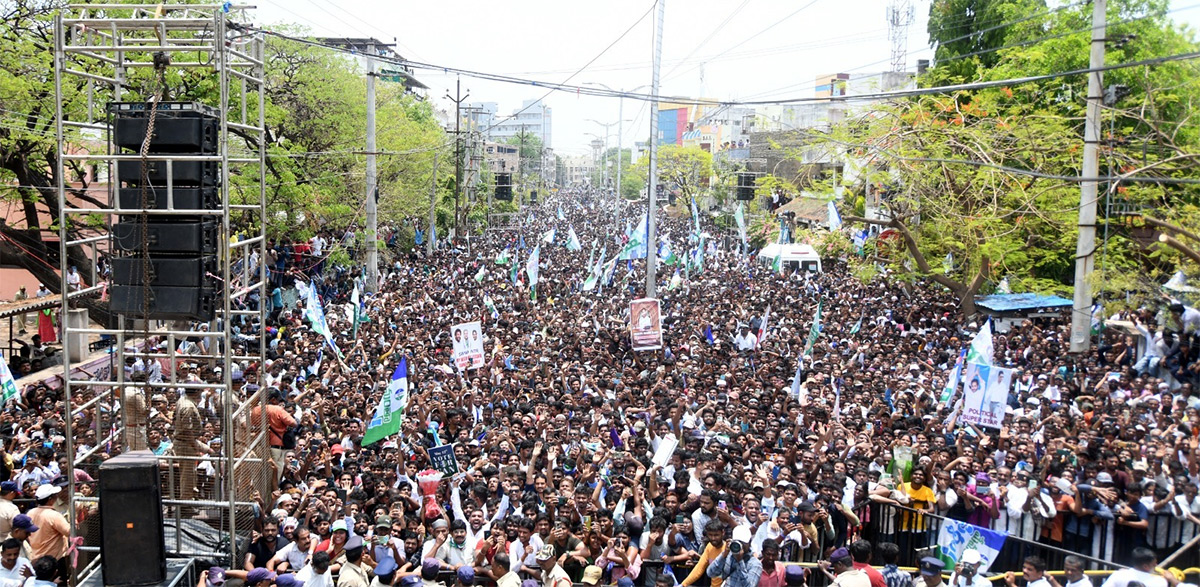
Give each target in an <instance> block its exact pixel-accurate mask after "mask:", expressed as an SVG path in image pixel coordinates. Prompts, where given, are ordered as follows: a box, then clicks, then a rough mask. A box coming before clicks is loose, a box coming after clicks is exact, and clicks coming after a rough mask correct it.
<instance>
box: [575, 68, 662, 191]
mask: <svg viewBox="0 0 1200 587" xmlns="http://www.w3.org/2000/svg"><path fill="white" fill-rule="evenodd" d="M583 85H585V86H600V87H602V88H604V89H606V90H608V91H610V92H617V96H618V97H617V197H621V167H622V165H623V164H624V162H625V154H624V153H625V151H624V148H623V144H624V137H625V126H624V122H625V94H627V93H628V94H632V93H634V92H636V91H638V90H641V89H645V88H646V87H648V86H646V85H641V86H638V87H636V88H634V89H632V90H628V91H626V90H614V89H612V88H610V87H608V86H606V85H604V84H602V83H599V82H583ZM630 163H633V155H632V154H631V155H630Z"/></svg>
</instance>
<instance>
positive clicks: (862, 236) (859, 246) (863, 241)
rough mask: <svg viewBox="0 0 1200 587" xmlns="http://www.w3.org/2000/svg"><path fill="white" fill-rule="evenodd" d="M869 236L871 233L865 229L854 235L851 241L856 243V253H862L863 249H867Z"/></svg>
mask: <svg viewBox="0 0 1200 587" xmlns="http://www.w3.org/2000/svg"><path fill="white" fill-rule="evenodd" d="M869 234H870V233H869V232H868V231H867V229H865V228H864V229H862V230H860V231H858V232H856V233H854V236H852V237H850V241H851V242H853V243H854V252H855V253H861V252H862V250H863V247H865V246H866V245H867V236H868V235H869Z"/></svg>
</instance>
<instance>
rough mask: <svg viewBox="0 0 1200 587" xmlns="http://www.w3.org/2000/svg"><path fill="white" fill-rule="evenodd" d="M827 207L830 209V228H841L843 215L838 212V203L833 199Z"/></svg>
mask: <svg viewBox="0 0 1200 587" xmlns="http://www.w3.org/2000/svg"><path fill="white" fill-rule="evenodd" d="M827 207H828V211H829V230H831V231H833V230H841V228H842V215H841V214H838V210H837V205H836V204H834V203H833V200H829V203H828V206H827Z"/></svg>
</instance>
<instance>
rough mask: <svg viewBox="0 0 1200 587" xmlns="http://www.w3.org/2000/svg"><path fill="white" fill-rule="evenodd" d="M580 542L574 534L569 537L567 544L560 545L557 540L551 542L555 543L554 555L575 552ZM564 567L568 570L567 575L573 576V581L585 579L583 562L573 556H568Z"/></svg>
mask: <svg viewBox="0 0 1200 587" xmlns="http://www.w3.org/2000/svg"><path fill="white" fill-rule="evenodd" d="M580 543H581V541H580V540H579V539H578V538H576V537H574V536H568V537H567V543H566V545H565V546H562V545H559V544H558V543H557V542H551V544H553V545H554V556H556V557H558V556H562V555H563V553H569V552H575V549H576V548H579V545H580ZM562 568H563V570H564V571H566V572H567V575H568V576H569V577H571V582H572V583H579V582H581V581H582V580H583V569H584V565H583V563H580V562H579V561H577V560H575V559H573V558H567V561H566V562H565V563H563V565H562Z"/></svg>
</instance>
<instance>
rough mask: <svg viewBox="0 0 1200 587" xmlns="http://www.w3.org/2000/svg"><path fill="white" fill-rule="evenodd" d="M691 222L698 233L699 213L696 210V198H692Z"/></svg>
mask: <svg viewBox="0 0 1200 587" xmlns="http://www.w3.org/2000/svg"><path fill="white" fill-rule="evenodd" d="M692 223H693V224H695V230H696V234H700V213H699V212H697V211H696V198H695V197H693V198H692Z"/></svg>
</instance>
